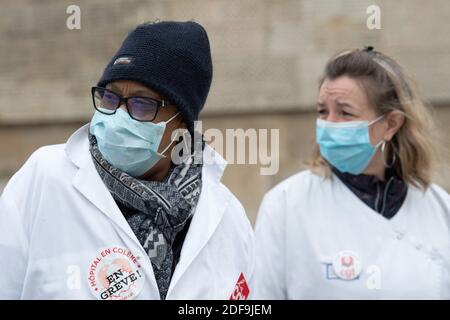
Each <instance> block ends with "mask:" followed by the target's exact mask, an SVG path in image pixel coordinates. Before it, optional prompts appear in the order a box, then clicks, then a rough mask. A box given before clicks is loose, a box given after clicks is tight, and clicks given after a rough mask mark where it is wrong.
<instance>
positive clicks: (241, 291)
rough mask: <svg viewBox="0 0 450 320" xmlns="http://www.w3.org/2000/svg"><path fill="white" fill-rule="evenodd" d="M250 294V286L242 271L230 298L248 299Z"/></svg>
mask: <svg viewBox="0 0 450 320" xmlns="http://www.w3.org/2000/svg"><path fill="white" fill-rule="evenodd" d="M249 294H250V288H249V287H248V284H247V280H246V279H245V277H244V274H243V273H242V272H241V274H240V275H239V279H238V281H237V283H236V285H235V286H234V290H233V293H232V294H231V296H230V300H247V298H248V295H249Z"/></svg>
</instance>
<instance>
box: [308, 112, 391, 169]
mask: <svg viewBox="0 0 450 320" xmlns="http://www.w3.org/2000/svg"><path fill="white" fill-rule="evenodd" d="M381 118H383V116H381V117H379V118H377V119H375V120H373V121H372V122H368V121H348V122H331V121H325V120H321V119H317V124H316V141H317V144H318V145H319V148H320V154H321V155H322V157H324V158H325V159H326V160H327V161H328V162H329V163H330V164H331V165H332V166H334V167H335V168H336V169H338V170H339V171H340V172H348V173H351V174H360V173H362V172H363V171H364V170H365V169H366V168H367V166H368V165H369V163H370V161H371V160H372V158H373V156H374V155H375V153H376V151H377V148H378V147H379V146H380V145H381V144H382V143H383V141H384V140H381V141H380V142H379V143H378V144H377V145H376V146H373V145H372V144H371V143H370V136H369V126H370V125H372V124H373V123H375V122H377V121H378V120H380V119H381Z"/></svg>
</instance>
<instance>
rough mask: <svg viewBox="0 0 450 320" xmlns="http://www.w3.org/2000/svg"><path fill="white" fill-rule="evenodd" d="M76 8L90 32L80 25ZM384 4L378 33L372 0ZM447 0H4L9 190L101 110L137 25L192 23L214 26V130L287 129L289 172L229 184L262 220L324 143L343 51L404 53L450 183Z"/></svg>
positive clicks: (238, 171)
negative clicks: (323, 84) (94, 94)
mask: <svg viewBox="0 0 450 320" xmlns="http://www.w3.org/2000/svg"><path fill="white" fill-rule="evenodd" d="M69 5H77V6H79V7H80V9H81V29H79V30H77V29H75V30H69V29H68V28H67V26H66V20H67V19H68V17H69V16H70V14H67V13H66V9H67V7H68V6H69ZM370 5H378V6H379V7H380V9H381V29H379V30H376V29H375V30H369V28H368V27H367V26H366V20H367V19H368V17H369V16H370V14H367V13H366V9H367V7H369V6H370ZM448 17H450V1H448V0H431V1H427V2H425V1H422V0H397V1H393V0H389V1H388V0H382V1H365V0H128V1H118V0H89V1H61V0H39V1H37V0H34V1H31V0H28V1H24V0H1V2H0V39H1V44H0V192H1V190H2V188H3V187H4V185H5V184H6V183H7V181H8V179H9V178H10V177H11V176H12V175H13V174H14V172H15V171H17V170H18V169H19V168H20V167H21V165H22V164H23V163H24V161H25V160H26V159H27V158H28V157H29V155H30V154H31V153H32V152H33V151H34V150H35V149H37V148H38V147H40V146H43V145H47V144H55V143H64V142H65V141H66V140H67V138H68V137H69V136H70V135H71V134H72V133H73V132H74V131H75V130H76V129H77V128H78V127H80V126H82V125H83V124H85V123H87V122H88V121H89V119H90V117H91V116H92V113H93V107H92V103H91V96H90V87H91V86H92V85H94V84H96V82H97V80H98V79H99V77H100V76H101V73H102V72H103V69H104V67H105V66H106V64H107V63H108V61H109V60H110V58H111V57H112V55H113V54H114V53H115V51H116V50H117V49H118V47H119V46H120V44H121V42H122V40H123V38H124V37H125V36H126V34H127V33H128V32H129V31H130V30H131V29H133V28H134V27H135V26H136V25H137V24H139V23H142V22H146V21H152V20H156V19H160V20H192V19H194V20H195V21H197V22H199V23H201V24H202V25H203V26H204V27H205V28H206V30H207V31H208V33H209V38H210V42H211V46H212V54H213V63H214V79H213V85H212V88H211V92H210V95H209V98H208V101H207V103H206V106H205V109H204V111H203V113H202V120H203V121H204V122H203V128H204V129H207V128H218V129H220V130H223V131H224V132H225V129H227V128H230V129H235V128H243V129H248V128H256V129H264V128H265V129H271V128H274V129H275V128H278V129H279V130H280V131H279V132H280V145H279V148H280V170H279V172H278V174H277V175H273V176H262V175H260V166H259V165H230V166H228V168H227V170H226V172H225V175H224V178H223V181H224V183H225V184H226V185H227V186H228V187H229V188H230V189H231V191H232V192H233V193H234V194H235V195H236V196H237V197H238V198H239V199H240V200H241V201H242V203H243V205H244V207H245V208H246V210H247V213H248V215H249V217H250V219H251V221H252V222H254V220H255V217H256V213H257V210H258V206H259V203H260V201H261V199H262V196H263V194H264V193H265V192H266V191H268V190H269V189H270V188H271V187H273V186H274V185H275V184H276V183H278V182H280V181H281V180H283V179H285V178H286V177H288V176H290V175H292V174H294V173H295V172H297V171H299V170H302V168H303V161H304V160H305V159H307V158H308V157H309V156H310V154H311V149H312V145H313V141H314V127H315V118H316V112H315V102H316V99H317V91H318V87H317V83H318V79H319V77H320V74H321V72H322V70H323V68H324V66H325V63H326V61H327V60H328V59H329V58H330V57H331V56H332V55H334V54H335V53H337V52H338V51H341V50H342V49H346V48H360V47H363V46H366V45H373V46H374V47H375V49H376V50H379V51H382V52H384V53H386V54H388V55H390V56H392V57H393V58H395V59H396V60H397V61H398V62H399V63H400V64H401V65H402V66H403V67H404V68H405V70H406V71H407V73H409V74H410V75H411V76H412V77H413V78H414V79H415V80H416V82H417V84H418V86H419V88H420V92H421V94H422V96H423V97H424V98H425V99H426V100H427V101H428V102H430V104H431V105H432V106H433V108H432V109H433V114H434V117H435V118H436V121H437V125H438V126H439V131H440V132H441V135H442V137H443V139H442V141H441V142H440V146H441V150H442V151H443V152H442V159H441V161H440V163H439V167H438V168H437V171H436V175H435V182H436V183H438V184H440V185H442V186H443V187H444V188H445V189H446V190H447V191H450V155H449V153H448V151H445V150H446V149H447V148H448V147H449V146H450V125H449V124H450V81H449V80H450V37H449V34H450V22H449V21H448Z"/></svg>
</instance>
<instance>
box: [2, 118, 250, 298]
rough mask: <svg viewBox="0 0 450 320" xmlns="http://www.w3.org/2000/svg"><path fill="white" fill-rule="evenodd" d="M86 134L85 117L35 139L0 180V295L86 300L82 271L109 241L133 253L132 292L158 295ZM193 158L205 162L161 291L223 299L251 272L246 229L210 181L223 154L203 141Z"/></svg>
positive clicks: (241, 214) (223, 191) (233, 204)
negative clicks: (135, 279) (138, 284)
mask: <svg viewBox="0 0 450 320" xmlns="http://www.w3.org/2000/svg"><path fill="white" fill-rule="evenodd" d="M87 133H88V126H87V125H86V126H83V127H82V128H80V129H79V130H78V131H77V132H75V133H74V134H73V135H72V137H70V139H69V140H68V142H67V143H66V144H65V145H53V146H46V147H42V148H40V149H39V150H37V151H36V152H34V153H33V155H32V156H31V157H30V158H29V159H28V161H27V162H26V163H25V165H24V166H23V167H22V168H21V169H20V170H19V171H18V172H17V173H16V174H15V175H14V176H13V177H12V178H11V180H10V182H9V183H8V185H7V186H6V188H5V190H4V192H3V194H2V197H1V198H0V261H1V262H0V264H1V273H0V298H7V299H8V298H12V299H18V298H22V299H93V298H95V297H94V295H93V294H92V293H91V289H90V288H89V280H88V270H90V269H89V268H90V266H91V265H92V262H93V260H94V259H95V257H97V256H98V255H99V253H100V252H101V251H102V250H103V248H112V247H118V248H125V249H127V250H129V251H130V252H132V254H133V255H134V256H135V257H139V258H137V259H139V263H140V265H139V267H140V268H141V272H142V273H143V275H144V279H145V281H144V283H143V285H142V289H141V291H140V292H139V293H138V295H137V296H135V298H136V299H160V295H159V291H158V288H157V284H156V281H155V277H154V273H153V268H152V265H151V263H150V259H149V258H148V255H147V253H146V252H145V250H144V249H143V247H142V246H141V244H140V243H139V241H138V240H137V238H136V236H135V235H134V233H133V231H132V230H131V228H130V226H129V225H128V223H127V221H126V220H125V218H124V217H123V215H122V213H121V212H120V210H119V208H118V206H117V205H116V203H115V201H114V200H113V198H112V196H111V194H110V192H109V191H108V190H107V188H106V187H105V185H104V183H103V182H102V180H101V178H100V177H99V175H98V174H97V171H96V169H95V167H94V164H93V162H92V159H91V155H90V152H89V142H88V139H87ZM203 157H204V159H206V157H209V160H208V161H209V163H210V164H206V163H205V164H204V166H203V171H202V179H203V188H202V192H201V196H200V199H199V202H198V205H197V209H196V212H195V213H194V216H193V220H192V222H191V225H190V227H189V231H188V233H187V236H186V238H185V241H184V244H183V247H182V251H181V256H180V261H179V263H178V264H177V267H176V269H175V272H174V274H173V278H172V281H171V283H170V287H169V290H168V294H167V299H229V297H230V295H231V294H232V293H233V291H234V289H235V285H236V282H237V280H238V278H239V276H240V274H241V272H242V273H243V275H244V277H245V278H246V279H247V281H248V282H250V281H251V277H252V273H253V265H254V247H253V246H254V242H253V241H254V238H253V230H252V228H251V225H250V223H249V221H248V219H247V216H246V214H245V211H244V209H243V207H242V206H241V204H240V203H239V201H238V200H237V199H236V198H235V197H234V196H233V195H232V193H231V192H230V191H229V190H228V189H227V188H226V187H225V186H224V185H223V184H222V183H221V182H220V179H221V176H222V174H223V170H224V168H225V165H226V163H225V160H223V158H221V157H220V155H218V154H217V153H215V152H214V151H213V149H212V148H210V147H208V146H207V147H206V148H205V150H204V154H203ZM214 157H215V158H214ZM212 158H214V159H216V161H215V163H213V164H211V162H212V161H211V159H212ZM250 290H251V288H250Z"/></svg>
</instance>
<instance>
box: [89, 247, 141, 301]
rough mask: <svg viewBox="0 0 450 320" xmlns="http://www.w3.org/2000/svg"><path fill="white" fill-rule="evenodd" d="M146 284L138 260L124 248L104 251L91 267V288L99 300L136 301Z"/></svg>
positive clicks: (112, 248) (111, 248)
mask: <svg viewBox="0 0 450 320" xmlns="http://www.w3.org/2000/svg"><path fill="white" fill-rule="evenodd" d="M144 282H145V275H144V272H143V271H142V268H141V265H140V263H139V261H138V258H137V257H136V256H135V255H134V254H133V253H132V252H131V251H130V250H128V249H125V248H122V247H109V248H104V249H102V250H101V251H100V252H99V254H98V255H97V256H96V257H95V259H94V260H93V261H92V262H91V263H90V265H89V271H88V283H89V288H90V290H91V292H92V294H93V295H94V296H95V297H96V298H97V299H99V300H130V299H134V298H135V297H136V296H137V295H138V294H139V293H140V292H141V290H142V288H143V287H144Z"/></svg>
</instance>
